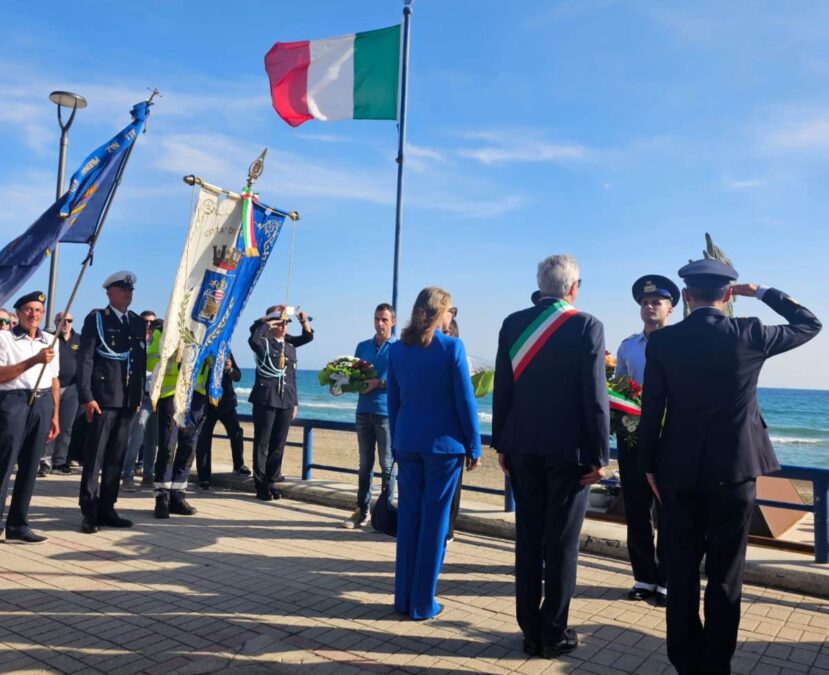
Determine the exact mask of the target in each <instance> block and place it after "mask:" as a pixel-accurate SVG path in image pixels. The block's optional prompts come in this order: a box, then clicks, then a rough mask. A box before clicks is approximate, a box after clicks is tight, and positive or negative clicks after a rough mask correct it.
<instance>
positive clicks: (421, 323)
mask: <svg viewBox="0 0 829 675" xmlns="http://www.w3.org/2000/svg"><path fill="white" fill-rule="evenodd" d="M450 307H452V296H451V295H449V293H448V292H447V291H444V290H443V289H442V288H438V287H437V286H430V287H428V288H424V289H423V290H422V291H420V293H418V294H417V299H416V300H415V303H414V307H412V318H411V319H410V320H409V325H408V326H406V327H405V328H404V329H403V332H402V333H401V334H400V339H401V340H402V342H403V343H404V344H406V345H409V346H410V347H412V346H414V345H418V346H420V347H428V346H429V345H430V344H431V343H432V336H433V335H434V334H435V328H437V327H438V326H439V325H440V323H441V321H442V320H443V315H444V313H445V312H446V311H447V310H448V309H449V308H450Z"/></svg>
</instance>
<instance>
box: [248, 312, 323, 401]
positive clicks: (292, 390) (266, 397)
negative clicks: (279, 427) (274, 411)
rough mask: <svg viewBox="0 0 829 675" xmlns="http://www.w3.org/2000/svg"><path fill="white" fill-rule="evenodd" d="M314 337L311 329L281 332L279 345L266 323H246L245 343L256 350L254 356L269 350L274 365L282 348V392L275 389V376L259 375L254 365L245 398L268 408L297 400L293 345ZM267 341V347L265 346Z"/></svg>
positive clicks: (299, 344) (276, 384) (298, 345)
mask: <svg viewBox="0 0 829 675" xmlns="http://www.w3.org/2000/svg"><path fill="white" fill-rule="evenodd" d="M313 339H314V333H313V331H307V332H306V331H305V330H303V331H302V335H287V334H286V335H285V342H284V344H283V345H280V343H279V341H277V339H276V338H275V337H274V336H273V333H271V329H270V326H268V324H267V322H266V321H262V320H261V319H259V320H257V321H255V322H254V323H253V325H252V326H251V327H250V337H249V338H248V344H249V345H250V348H251V349H252V350H253V353H254V354H256V359H257V361H258V360H261V359H263V358H265V356H266V354H268V353H269V354H270V358H271V361H272V362H273V365H274V366H278V362H279V353H280V352H281V351H282V349H283V348H284V349H285V366H286V368H287V370H286V371H285V378H284V380H285V382H284V385H283V387H282V393H281V394H280V391H279V380H277V379H276V378H270V377H263V376H262V375H261V374H260V372H259V369H258V368H257V369H256V381H255V382H254V383H253V389H252V390H251V392H250V396H249V397H248V401H250V402H251V403H255V404H258V405H265V406H268V407H269V408H293V407H294V406H295V405H297V404H298V400H297V393H296V369H297V361H296V348H297V347H301V346H302V345H304V344H307V343H308V342H311V340H313ZM266 345H267V347H266Z"/></svg>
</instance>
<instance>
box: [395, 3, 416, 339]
mask: <svg viewBox="0 0 829 675" xmlns="http://www.w3.org/2000/svg"><path fill="white" fill-rule="evenodd" d="M412 2H413V0H404V3H403V47H402V64H401V68H400V116H399V125H398V131H399V138H398V143H397V205H396V207H395V222H394V274H393V279H392V291H391V305H392V307H393V308H394V313H395V314H397V282H398V275H399V271H400V235H401V229H402V227H403V149H404V146H405V144H406V92H407V88H408V83H409V82H408V81H409V31H410V25H409V24H410V21H411V16H412ZM392 330H394V327H392Z"/></svg>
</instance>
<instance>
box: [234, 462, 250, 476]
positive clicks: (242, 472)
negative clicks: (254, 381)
mask: <svg viewBox="0 0 829 675" xmlns="http://www.w3.org/2000/svg"><path fill="white" fill-rule="evenodd" d="M233 473H235V474H236V475H237V476H250V469H248V468H247V467H246V466H245V465H244V464H242V466H240V467H239V468H238V469H233Z"/></svg>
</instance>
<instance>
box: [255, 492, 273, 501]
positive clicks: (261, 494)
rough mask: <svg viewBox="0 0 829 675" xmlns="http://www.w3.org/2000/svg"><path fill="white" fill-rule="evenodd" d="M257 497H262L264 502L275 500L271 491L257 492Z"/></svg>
mask: <svg viewBox="0 0 829 675" xmlns="http://www.w3.org/2000/svg"><path fill="white" fill-rule="evenodd" d="M256 498H257V499H261V500H262V501H263V502H269V501H272V500H273V495H272V494H271V493H270V492H257V493H256Z"/></svg>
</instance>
